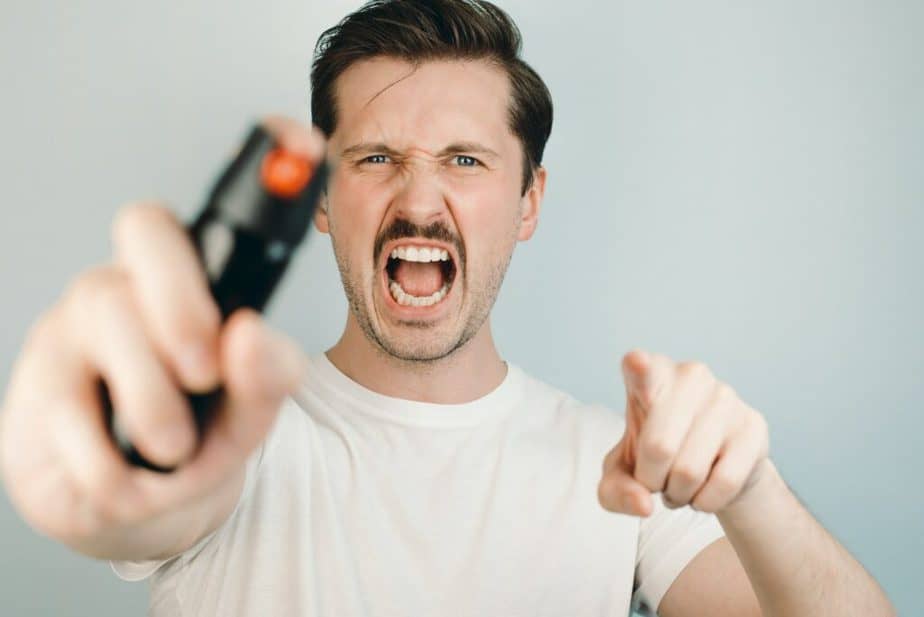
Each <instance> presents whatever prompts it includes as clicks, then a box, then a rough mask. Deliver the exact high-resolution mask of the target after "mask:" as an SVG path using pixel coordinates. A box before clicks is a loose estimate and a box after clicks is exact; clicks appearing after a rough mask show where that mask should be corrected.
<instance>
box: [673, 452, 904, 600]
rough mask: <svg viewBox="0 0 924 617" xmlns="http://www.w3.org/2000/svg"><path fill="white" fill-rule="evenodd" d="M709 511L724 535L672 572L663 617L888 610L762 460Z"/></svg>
mask: <svg viewBox="0 0 924 617" xmlns="http://www.w3.org/2000/svg"><path fill="white" fill-rule="evenodd" d="M716 516H717V518H718V519H719V522H720V523H721V525H722V528H723V529H724V530H725V533H726V538H725V539H723V540H718V541H716V542H714V543H713V544H712V545H710V546H709V547H707V548H706V549H704V550H703V551H702V552H701V553H700V554H699V555H697V556H696V558H695V559H694V560H693V561H691V562H690V564H689V565H688V566H687V567H686V568H685V569H684V570H683V572H682V573H681V575H680V576H678V577H677V580H676V581H674V584H673V585H672V586H671V588H670V589H669V590H668V591H667V593H666V594H665V595H664V598H663V600H662V602H661V606H660V607H659V613H660V614H661V615H663V616H664V617H680V616H688V615H706V614H709V615H716V616H719V617H721V616H726V615H727V616H728V617H731V616H732V615H764V616H765V617H770V616H775V615H786V616H790V615H813V616H816V615H817V616H821V617H823V616H825V615H832V616H834V615H837V616H839V617H842V616H847V615H857V616H861V615H862V616H867V615H896V611H895V607H894V606H892V604H891V603H890V602H889V600H888V598H887V597H886V595H885V593H884V592H883V590H882V588H881V587H880V586H879V585H878V584H877V583H876V581H875V579H873V577H871V576H870V575H869V574H868V573H867V572H866V571H865V570H864V569H863V566H862V565H860V564H859V563H858V562H857V561H856V560H855V559H854V558H853V557H852V556H851V555H850V553H848V552H847V550H846V549H844V547H843V546H841V545H840V544H839V543H838V542H837V540H835V539H834V538H833V537H832V536H831V535H830V534H829V533H828V532H827V531H826V530H825V529H824V528H823V527H822V526H821V525H820V524H819V523H818V522H817V521H816V520H815V519H814V518H812V516H811V515H810V514H809V513H808V512H807V511H806V510H805V508H803V507H802V505H801V504H800V503H799V502H798V500H797V499H796V497H795V495H793V494H792V492H791V491H790V490H789V488H788V487H787V486H786V483H785V482H784V481H783V478H782V477H781V476H780V474H779V472H778V471H777V469H776V466H775V465H773V463H772V462H771V461H770V459H766V460H765V463H764V472H763V473H762V474H761V475H760V476H759V479H758V481H757V482H756V483H755V484H754V486H753V487H752V489H751V490H750V491H748V493H746V494H745V495H743V496H742V498H741V499H739V500H737V501H736V502H734V503H732V504H731V505H730V506H728V507H727V508H726V509H725V510H723V511H721V512H719V513H717V515H716ZM758 599H759V606H760V610H757V602H758ZM761 611H762V612H761Z"/></svg>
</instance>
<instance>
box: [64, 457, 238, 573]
mask: <svg viewBox="0 0 924 617" xmlns="http://www.w3.org/2000/svg"><path fill="white" fill-rule="evenodd" d="M243 483H244V470H243V469H241V470H240V471H238V472H237V473H235V474H234V475H233V476H232V477H230V478H229V479H228V481H226V482H223V483H222V484H221V485H220V486H219V487H218V488H217V489H216V490H215V491H214V492H212V493H209V494H207V495H205V496H203V497H201V498H199V499H197V500H196V501H194V502H192V503H190V504H188V505H184V506H182V507H180V508H177V509H173V510H168V511H167V512H164V513H163V514H161V515H160V516H157V517H156V518H153V519H150V520H146V521H144V522H143V523H141V524H139V525H128V526H118V527H104V528H102V529H101V530H100V531H99V533H96V534H93V535H90V536H85V537H75V538H73V539H67V538H64V539H63V541H64V543H65V544H67V545H68V546H70V547H71V548H72V549H74V550H76V551H78V552H80V553H83V554H84V555H87V556H89V557H95V558H97V559H112V560H116V561H121V560H128V561H148V560H163V559H169V558H170V557H173V556H175V555H179V554H180V553H182V552H183V551H185V550H186V549H188V548H190V547H192V546H194V545H195V544H196V543H197V542H198V541H199V540H201V539H202V538H204V537H205V536H207V535H208V534H210V533H212V532H213V531H215V530H216V529H218V527H220V526H221V524H222V523H224V521H225V520H227V518H228V517H229V516H230V515H231V512H232V511H233V510H234V507H235V505H237V502H238V499H239V498H240V495H241V491H242V489H243Z"/></svg>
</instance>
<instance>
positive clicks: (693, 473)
mask: <svg viewBox="0 0 924 617" xmlns="http://www.w3.org/2000/svg"><path fill="white" fill-rule="evenodd" d="M671 475H672V476H673V477H674V478H675V479H676V480H677V481H678V482H680V484H681V485H683V486H689V485H691V484H696V483H697V482H698V481H700V480H701V479H702V478H703V476H704V475H705V474H703V472H702V471H700V470H699V469H697V468H696V467H695V466H693V465H691V464H689V463H680V464H677V465H675V466H674V468H673V470H672V471H671Z"/></svg>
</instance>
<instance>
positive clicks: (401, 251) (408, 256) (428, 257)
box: [391, 246, 449, 262]
mask: <svg viewBox="0 0 924 617" xmlns="http://www.w3.org/2000/svg"><path fill="white" fill-rule="evenodd" d="M391 258H392V259H403V260H405V261H421V262H428V261H448V260H449V251H447V250H446V249H438V248H436V247H433V248H426V247H423V248H418V247H416V246H407V247H405V246H401V247H398V248H396V249H395V250H393V251H392V252H391Z"/></svg>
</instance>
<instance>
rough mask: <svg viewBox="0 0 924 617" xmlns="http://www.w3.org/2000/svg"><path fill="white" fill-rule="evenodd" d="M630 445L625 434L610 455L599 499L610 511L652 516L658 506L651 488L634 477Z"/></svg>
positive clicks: (599, 488) (605, 467)
mask: <svg viewBox="0 0 924 617" xmlns="http://www.w3.org/2000/svg"><path fill="white" fill-rule="evenodd" d="M628 445H629V444H628V439H627V437H623V439H622V440H620V442H619V443H617V444H616V446H615V447H614V448H613V449H612V450H610V452H609V454H607V455H606V458H605V459H604V461H603V477H602V478H601V479H600V484H599V485H598V486H597V499H598V500H599V501H600V505H601V506H603V507H604V508H605V509H607V510H609V511H610V512H621V513H623V514H630V515H635V516H648V515H649V514H650V513H651V512H652V509H653V506H654V504H653V503H651V491H649V490H648V487H646V486H644V485H643V484H641V483H640V482H639V481H638V480H636V479H635V478H634V477H633V475H632V471H633V469H632V463H631V462H630V454H629V452H628Z"/></svg>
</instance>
